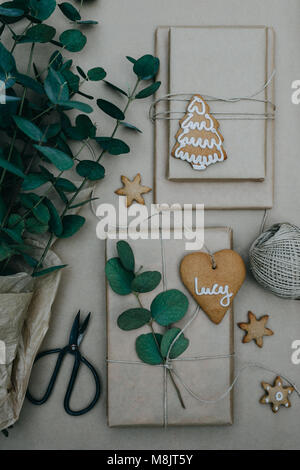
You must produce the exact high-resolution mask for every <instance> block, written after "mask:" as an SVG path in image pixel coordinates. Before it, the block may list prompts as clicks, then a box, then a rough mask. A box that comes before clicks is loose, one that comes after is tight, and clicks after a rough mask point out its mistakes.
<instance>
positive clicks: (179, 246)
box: [107, 227, 233, 426]
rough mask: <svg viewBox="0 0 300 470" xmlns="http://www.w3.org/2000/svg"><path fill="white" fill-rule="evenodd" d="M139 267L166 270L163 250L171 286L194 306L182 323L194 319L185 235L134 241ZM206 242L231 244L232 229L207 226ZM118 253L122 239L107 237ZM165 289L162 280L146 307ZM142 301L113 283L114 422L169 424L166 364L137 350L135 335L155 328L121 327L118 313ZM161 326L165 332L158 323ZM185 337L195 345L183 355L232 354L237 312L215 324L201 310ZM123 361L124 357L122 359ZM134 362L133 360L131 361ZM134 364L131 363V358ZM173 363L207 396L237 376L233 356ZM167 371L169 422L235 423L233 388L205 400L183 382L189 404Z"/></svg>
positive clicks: (146, 297) (214, 247)
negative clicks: (185, 278)
mask: <svg viewBox="0 0 300 470" xmlns="http://www.w3.org/2000/svg"><path fill="white" fill-rule="evenodd" d="M129 243H130V245H131V247H132V248H133V251H134V254H135V258H136V267H137V269H138V267H139V266H140V265H143V266H144V269H145V270H148V269H150V270H158V271H160V272H162V256H161V253H162V251H161V249H162V245H161V243H163V253H164V260H165V273H166V276H165V289H171V288H174V289H179V290H181V291H182V292H184V293H185V294H186V295H187V297H188V299H189V310H188V313H187V314H186V315H185V317H184V318H183V319H182V320H181V322H179V323H178V326H180V327H181V328H182V327H183V326H184V325H185V323H186V322H187V321H188V320H189V319H190V318H191V316H192V315H193V314H194V312H195V309H196V303H195V301H194V300H193V299H192V297H191V296H190V295H189V293H188V292H187V290H186V289H185V287H184V286H183V284H182V282H181V280H180V276H179V263H180V261H181V259H182V258H183V257H184V256H185V255H186V254H187V253H191V252H190V251H189V252H187V251H185V240H173V239H171V240H163V242H162V241H161V240H150V239H149V240H135V241H133V240H129ZM205 244H206V246H207V247H209V249H210V250H211V251H212V252H215V251H218V250H221V249H223V248H231V245H232V232H231V230H230V229H229V228H225V227H222V228H207V229H205ZM114 256H117V251H116V240H107V259H110V258H111V257H114ZM162 290H163V285H162V283H160V285H159V286H158V287H157V288H156V289H155V291H153V292H151V293H149V294H141V300H142V303H143V305H145V307H146V308H147V307H149V306H150V303H151V301H152V299H153V298H154V297H155V296H156V295H157V294H158V293H159V292H161V291H162ZM136 306H137V300H136V298H135V297H134V296H133V295H128V296H119V295H117V294H115V293H114V292H113V291H112V289H111V288H110V287H109V285H107V359H108V363H107V373H108V404H107V412H108V425H109V426H163V425H164V424H165V423H164V416H165V413H164V369H163V367H158V366H152V365H148V364H144V363H141V362H140V361H139V358H138V356H137V354H136V352H135V340H136V338H137V337H138V336H139V335H140V334H144V333H149V327H147V326H144V327H142V328H140V329H138V330H132V331H123V330H121V329H120V328H119V327H118V326H117V318H118V316H119V315H120V314H121V313H122V312H123V311H124V310H126V309H128V308H133V307H136ZM155 329H156V331H157V332H159V330H158V328H157V325H156V324H155ZM185 336H186V337H187V338H189V340H190V345H189V347H188V348H187V350H186V351H185V353H184V354H183V355H182V356H180V357H181V358H192V357H195V356H203V355H204V356H206V355H208V356H216V355H226V356H228V355H230V354H232V353H233V311H232V309H231V310H229V311H228V312H227V314H226V315H225V317H224V320H223V321H222V323H221V324H220V325H215V324H213V323H212V322H211V321H210V320H209V319H208V317H207V316H206V315H205V313H203V312H202V311H201V310H200V311H199V313H198V315H197V317H196V318H195V320H194V321H193V323H192V324H191V325H190V326H189V327H188V328H187V330H186V332H185ZM118 361H122V362H118ZM127 361H128V363H127ZM132 361H133V362H134V363H130V362H132ZM173 366H174V367H175V368H176V371H177V373H178V374H179V376H180V377H181V378H182V380H183V381H184V382H185V383H186V384H187V385H188V386H189V387H190V388H191V389H192V390H193V392H195V393H196V394H197V395H199V396H201V398H204V399H209V400H213V399H217V398H218V397H220V396H221V394H223V393H224V391H226V390H227V389H228V387H229V385H230V384H231V382H232V379H233V357H232V356H230V357H226V358H214V359H208V360H197V361H194V360H193V361H174V362H173ZM168 375H169V374H167V409H166V411H167V425H168V426H176V425H178V426H189V425H194V426H197V425H226V424H232V422H233V402H232V391H231V392H230V393H228V395H227V396H226V397H225V398H223V399H222V400H220V401H218V402H216V403H212V404H203V403H200V402H199V401H197V400H196V399H195V398H193V397H192V396H191V395H190V394H189V393H188V392H187V391H186V390H185V389H184V388H183V387H182V386H181V384H180V383H179V388H180V391H181V393H182V396H183V400H184V402H185V405H186V409H183V408H182V407H181V405H180V403H179V400H178V397H177V395H176V392H175V390H174V388H173V385H172V383H171V382H170V379H169V377H168Z"/></svg>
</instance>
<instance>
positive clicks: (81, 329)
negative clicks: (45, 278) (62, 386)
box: [26, 310, 100, 416]
mask: <svg viewBox="0 0 300 470" xmlns="http://www.w3.org/2000/svg"><path fill="white" fill-rule="evenodd" d="M90 315H91V314H90V313H89V314H88V315H87V317H86V319H85V320H84V321H83V322H82V323H80V310H79V312H78V313H77V315H76V317H75V320H74V322H73V325H72V329H71V333H70V338H69V344H68V345H67V346H65V347H64V348H58V349H50V350H48V351H43V352H41V353H39V354H38V355H37V356H36V358H35V361H34V362H36V361H38V360H39V359H41V358H42V357H45V356H48V355H49V354H58V358H57V361H56V364H55V368H54V371H53V373H52V376H51V379H50V382H49V385H48V387H47V390H46V393H45V394H44V396H43V397H42V398H40V399H37V398H34V397H33V396H32V395H31V393H30V392H29V390H27V394H26V396H27V398H28V400H29V401H31V403H33V404H34V405H43V404H44V403H45V402H46V401H47V400H48V398H49V397H50V395H51V393H52V391H53V388H54V385H55V382H56V379H57V375H58V373H59V370H60V368H61V365H62V362H63V359H64V357H65V356H66V354H72V356H74V365H73V370H72V373H71V377H70V380H69V384H68V388H67V391H66V395H65V399H64V409H65V411H66V412H67V413H68V414H69V415H72V416H80V415H83V414H85V413H87V412H88V411H90V410H91V409H92V408H93V407H94V406H95V405H96V403H97V401H98V400H99V397H100V379H99V376H98V374H97V372H96V370H95V369H94V367H93V366H92V364H90V363H89V362H88V361H87V360H86V359H85V358H84V357H83V356H82V355H81V353H80V351H79V346H80V343H81V341H82V339H83V336H84V333H85V331H86V329H87V326H88V323H89V320H90ZM81 364H84V365H85V366H87V367H88V368H89V369H90V371H91V372H92V374H93V377H94V380H95V385H96V393H95V396H94V398H93V400H92V401H91V403H90V404H89V405H88V406H86V407H85V408H83V409H82V410H78V411H73V410H72V409H71V408H70V400H71V395H72V392H73V388H74V385H75V382H76V378H77V374H78V371H79V368H80V366H81Z"/></svg>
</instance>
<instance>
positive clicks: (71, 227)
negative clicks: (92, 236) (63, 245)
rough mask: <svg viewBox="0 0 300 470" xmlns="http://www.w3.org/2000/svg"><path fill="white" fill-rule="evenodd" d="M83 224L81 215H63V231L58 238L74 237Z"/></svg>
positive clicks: (83, 219)
mask: <svg viewBox="0 0 300 470" xmlns="http://www.w3.org/2000/svg"><path fill="white" fill-rule="evenodd" d="M84 223H85V218H84V217H82V216H81V215H65V216H64V217H63V219H62V226H63V230H62V233H61V235H59V238H69V237H72V236H73V235H75V233H76V232H78V230H80V229H81V227H82V226H83V224H84Z"/></svg>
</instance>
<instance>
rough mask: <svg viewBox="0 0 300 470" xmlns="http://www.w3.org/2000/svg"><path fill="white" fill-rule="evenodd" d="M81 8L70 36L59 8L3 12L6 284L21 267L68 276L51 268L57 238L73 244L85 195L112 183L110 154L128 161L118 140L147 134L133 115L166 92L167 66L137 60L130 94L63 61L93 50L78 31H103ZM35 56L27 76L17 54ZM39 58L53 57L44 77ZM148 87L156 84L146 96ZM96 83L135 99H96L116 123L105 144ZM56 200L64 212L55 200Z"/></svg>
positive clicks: (2, 262)
mask: <svg viewBox="0 0 300 470" xmlns="http://www.w3.org/2000/svg"><path fill="white" fill-rule="evenodd" d="M82 3H83V1H81V6H80V8H79V9H77V8H76V7H75V6H74V5H72V4H71V3H70V2H63V3H60V4H59V5H58V7H59V10H60V12H61V13H62V14H63V15H64V16H65V17H66V19H67V21H68V23H70V22H71V27H70V25H68V27H67V29H66V30H65V31H62V32H58V31H56V28H55V27H53V26H50V25H49V24H47V22H48V20H49V18H50V17H51V16H52V15H53V14H54V12H55V10H56V11H57V9H56V6H57V3H56V0H13V1H10V2H4V3H2V4H1V5H0V25H2V26H1V27H0V37H1V42H0V80H2V82H3V83H4V84H5V99H6V103H5V104H0V134H1V142H2V144H1V146H0V274H9V273H12V272H13V271H12V269H13V266H14V261H15V260H16V259H17V258H22V259H23V262H25V264H27V265H29V267H31V269H32V275H33V276H35V277H36V276H41V275H44V274H48V273H49V272H52V271H54V270H57V269H61V268H62V267H64V265H61V266H52V267H50V268H47V269H44V267H43V263H44V259H45V257H46V255H47V253H48V250H49V248H50V247H51V244H52V242H53V239H54V237H56V238H69V237H71V236H72V235H74V234H75V233H77V232H78V231H79V230H80V228H81V227H82V226H83V225H84V223H85V219H84V217H82V216H80V215H78V214H74V213H73V210H74V209H77V208H79V207H81V206H82V205H84V204H86V203H89V202H90V200H91V199H86V200H84V201H82V200H80V201H78V200H77V197H78V195H79V194H80V193H81V192H82V190H83V189H85V188H86V187H87V186H88V184H92V183H94V182H96V181H98V180H101V179H103V178H104V177H105V168H104V166H103V165H102V164H101V163H100V160H101V159H102V157H103V156H104V155H105V154H109V155H122V154H127V153H129V151H130V148H129V146H128V145H127V143H126V142H124V141H123V140H120V139H117V138H116V137H115V134H116V132H117V130H118V127H119V126H120V125H121V126H123V127H124V128H127V129H129V130H130V131H136V132H140V130H139V129H138V128H137V127H136V126H135V125H134V124H131V123H128V122H127V121H126V120H125V117H126V113H127V111H128V108H129V106H130V104H131V103H132V102H133V101H134V100H139V99H143V98H147V97H148V96H151V95H152V94H153V93H155V91H156V90H157V89H158V88H159V86H160V82H155V81H153V79H154V78H155V76H156V74H157V71H158V68H159V60H158V59H157V58H156V57H153V56H152V55H150V54H147V55H144V56H143V57H141V58H140V59H138V60H135V59H132V58H131V57H130V58H128V60H129V61H130V62H131V63H132V67H133V72H134V75H135V77H136V82H135V84H134V85H133V86H132V87H131V90H132V91H130V92H126V91H124V90H122V89H121V88H120V87H118V86H116V85H114V84H113V83H111V82H109V81H106V80H104V79H105V78H106V76H107V73H106V71H105V70H104V69H103V68H102V67H100V66H98V64H96V66H95V67H92V68H90V69H89V70H87V71H85V70H83V68H82V67H80V66H79V65H75V64H74V63H73V58H70V57H64V56H63V55H62V53H63V52H64V51H68V53H71V54H73V53H77V52H79V51H81V50H82V49H83V48H84V47H85V45H86V43H87V37H86V35H85V34H83V33H82V32H81V31H80V29H78V28H79V27H80V25H81V24H96V23H97V21H96V20H94V19H92V20H84V19H82V13H81V7H82ZM45 22H46V23H45ZM19 23H20V24H19ZM16 25H17V26H16ZM21 26H23V27H22V28H21ZM17 28H18V30H20V31H18V32H17ZM3 37H5V40H4V41H3ZM28 46H29V51H27V49H26V51H25V53H24V56H25V57H26V56H28V64H27V68H26V70H25V71H23V70H19V66H18V65H17V62H16V59H15V55H14V54H15V50H16V48H18V49H19V48H21V47H27V48H28ZM53 46H55V48H54V47H53ZM37 48H39V49H41V48H42V49H43V54H44V56H46V57H48V56H49V59H48V64H47V66H46V67H45V68H42V67H41V66H40V65H39V64H37V63H36V61H35V51H36V49H37ZM51 49H52V50H51ZM39 52H41V51H39ZM145 81H150V84H147V83H146V86H142V83H144V82H145ZM87 82H92V83H95V84H96V85H97V87H98V83H99V82H103V83H104V86H105V87H109V88H110V89H111V90H112V91H113V92H114V93H115V94H116V96H118V97H119V98H123V99H124V98H125V99H126V102H125V106H124V107H123V108H122V109H120V108H119V106H118V105H116V104H115V103H111V102H110V101H107V100H105V99H103V98H101V97H99V89H98V88H97V90H96V92H95V94H96V100H97V101H96V103H97V106H98V108H99V109H100V110H101V114H102V112H103V113H105V115H106V116H107V117H108V119H113V120H114V121H115V122H114V125H113V130H112V133H111V134H110V135H109V136H101V135H97V128H96V126H95V124H94V122H93V121H92V120H91V119H90V117H89V116H88V114H90V113H92V112H93V111H94V108H93V106H91V103H92V102H93V100H94V99H95V97H94V96H91V95H90V94H89V93H86V91H84V90H83V87H84V85H85V84H86V83H87ZM77 96H78V97H79V98H77ZM71 110H75V111H77V112H78V114H77V116H76V117H75V119H74V120H73V119H72V120H71V119H70V117H69V115H68V113H69V111H71ZM70 142H73V143H76V142H77V145H78V144H79V143H80V148H79V150H78V151H77V150H76V152H74V151H73V150H72V149H71V147H70V145H69V143H70ZM98 147H100V151H99V150H98ZM72 148H73V146H72ZM83 151H88V152H89V153H90V155H91V158H90V159H87V158H86V157H83V158H82V157H81V155H82V152H83ZM72 168H75V169H76V173H77V175H78V176H79V177H80V178H81V180H80V183H79V184H78V185H75V184H74V183H73V182H72V180H71V179H70V177H69V176H68V174H67V172H68V171H69V170H70V169H72ZM52 190H54V193H55V194H56V195H57V196H58V198H59V200H60V206H61V207H58V205H57V202H55V200H54V199H53V198H52V197H51V192H53V191H52ZM31 234H34V235H35V236H37V237H39V236H40V235H43V236H44V237H45V234H46V236H47V238H46V243H45V246H44V250H43V252H42V254H41V256H40V258H39V259H34V258H33V257H32V256H31V255H30V253H31V248H30V246H29V244H28V242H27V239H28V238H30V236H31Z"/></svg>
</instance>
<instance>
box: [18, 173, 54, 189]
mask: <svg viewBox="0 0 300 470" xmlns="http://www.w3.org/2000/svg"><path fill="white" fill-rule="evenodd" d="M48 181H49V180H48V179H47V178H46V177H45V176H44V175H43V174H42V173H29V174H28V175H27V176H26V178H25V179H24V181H23V184H22V189H23V191H30V190H32V189H36V188H39V187H40V186H42V185H43V184H45V183H47V182H48Z"/></svg>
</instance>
